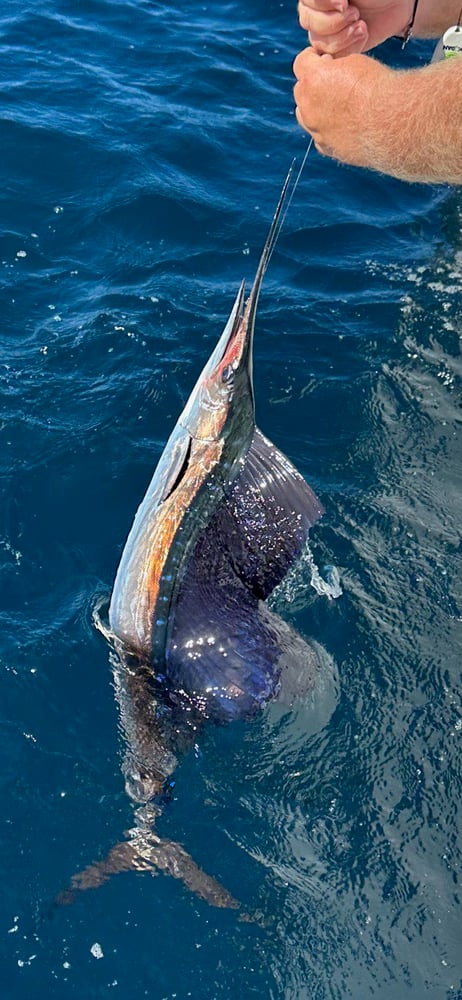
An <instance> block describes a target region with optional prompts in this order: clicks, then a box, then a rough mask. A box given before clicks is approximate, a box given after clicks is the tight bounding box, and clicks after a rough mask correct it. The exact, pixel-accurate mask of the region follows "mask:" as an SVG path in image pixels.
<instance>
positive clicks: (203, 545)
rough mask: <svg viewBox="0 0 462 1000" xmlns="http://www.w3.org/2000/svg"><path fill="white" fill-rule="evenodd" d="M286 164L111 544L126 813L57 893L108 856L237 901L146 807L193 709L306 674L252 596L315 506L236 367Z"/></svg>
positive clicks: (296, 550)
mask: <svg viewBox="0 0 462 1000" xmlns="http://www.w3.org/2000/svg"><path fill="white" fill-rule="evenodd" d="M291 174H292V171H290V172H289V174H288V176H287V178H286V181H285V184H284V187H283V190H282V192H281V196H280V199H279V203H278V206H277V209H276V212H275V215H274V218H273V220H272V223H271V227H270V231H269V233H268V237H267V239H266V242H265V245H264V248H263V252H262V255H261V257H260V261H259V264H258V267H257V272H256V275H255V279H254V282H253V285H252V288H251V291H250V294H249V296H248V298H247V301H246V302H245V292H244V283H242V284H241V286H240V288H239V290H238V293H237V296H236V299H235V302H234V305H233V308H232V310H231V314H230V317H229V320H228V322H227V324H226V327H225V329H224V331H223V334H222V336H221V337H220V340H219V341H218V344H217V346H216V347H215V349H214V351H213V352H212V354H211V356H210V358H209V360H208V362H207V364H206V365H205V368H204V369H203V371H202V373H201V375H200V377H199V379H198V381H197V383H196V385H195V387H194V389H193V391H192V393H191V396H190V398H189V400H188V402H187V404H186V406H185V408H184V410H183V412H182V414H181V415H180V417H179V419H178V422H177V424H176V426H175V428H174V429H173V431H172V433H171V435H170V438H169V440H168V442H167V444H166V447H165V449H164V452H163V454H162V456H161V458H160V461H159V463H158V465H157V468H156V470H155V472H154V476H153V478H152V481H151V483H150V485H149V487H148V490H147V492H146V495H145V497H144V500H143V501H142V503H141V506H140V507H139V509H138V512H137V514H136V517H135V520H134V523H133V526H132V528H131V531H130V533H129V535H128V538H127V541H126V544H125V547H124V550H123V553H122V557H121V560H120V565H119V568H118V571H117V575H116V579H115V583H114V587H113V592H112V597H111V602H110V607H109V637H110V639H111V642H112V645H113V647H114V649H115V650H116V652H117V660H116V662H115V664H114V677H115V689H116V696H117V701H118V704H119V710H120V717H121V723H122V728H123V730H124V734H125V743H126V754H125V761H124V766H123V770H124V776H125V786H126V790H127V793H128V795H129V796H130V798H131V799H132V801H134V802H135V803H136V805H137V809H136V812H135V827H134V829H133V830H132V831H129V834H128V835H127V840H126V841H125V842H123V843H122V844H119V845H117V846H116V847H115V848H113V849H112V851H111V852H110V853H109V855H108V856H107V857H106V859H105V860H104V861H101V862H96V863H95V864H94V865H90V866H89V867H88V868H86V869H85V871H84V872H81V873H80V874H79V875H77V876H74V878H73V880H72V891H73V892H76V891H79V890H81V889H84V888H89V887H91V886H92V885H98V884H101V883H102V882H103V881H105V880H106V879H107V878H108V877H109V875H110V874H113V873H115V872H118V871H124V870H128V869H131V870H146V869H149V870H151V871H153V872H154V871H157V870H165V871H170V872H171V873H172V874H174V875H175V876H176V877H177V878H180V879H181V880H182V881H183V882H184V883H185V884H186V885H187V886H188V887H189V888H190V889H192V890H193V891H194V892H195V893H197V894H198V895H200V896H202V897H203V898H204V899H207V900H208V902H210V903H211V904H213V905H218V906H227V907H234V906H237V905H238V904H237V902H236V900H235V899H234V898H233V897H232V896H231V895H230V894H229V893H227V891H226V890H224V889H222V887H221V886H220V885H219V884H218V883H217V882H215V880H214V879H211V878H210V876H208V875H206V874H205V873H204V872H202V870H201V869H200V868H198V866H197V865H195V863H194V862H193V861H192V859H191V858H189V855H188V854H187V853H186V851H185V850H184V848H183V847H181V846H180V845H179V844H174V843H173V842H172V841H162V840H161V839H160V838H159V837H158V836H157V834H155V833H154V831H153V821H154V819H155V818H156V817H157V815H158V813H159V812H160V810H161V807H162V801H163V796H164V794H165V789H166V788H168V787H169V786H170V785H171V776H172V774H173V772H174V770H175V767H176V764H177V760H178V759H179V758H180V757H181V756H182V755H183V754H184V753H185V752H186V751H187V750H188V748H189V747H190V746H192V745H193V743H195V742H196V741H197V733H198V730H199V729H200V727H201V725H202V724H203V721H204V719H206V718H212V719H215V720H217V721H227V720H231V719H237V718H241V719H242V718H244V719H247V718H251V717H252V716H253V715H254V714H255V713H256V712H257V711H258V710H260V709H261V708H262V707H263V706H264V705H265V704H266V703H267V702H269V701H270V700H271V699H275V698H278V697H280V696H281V692H283V691H284V684H285V678H286V677H290V676H292V677H296V678H297V682H296V686H297V689H298V691H299V692H301V694H302V695H303V694H305V693H306V692H309V691H310V690H311V689H312V687H313V686H314V684H315V680H316V676H317V674H318V673H319V666H320V664H319V657H318V653H317V648H316V647H315V646H312V645H311V644H308V643H307V642H305V640H304V639H302V637H301V636H300V635H298V634H297V633H296V632H295V631H294V630H293V629H292V628H291V627H290V626H289V625H288V624H286V623H285V622H283V621H282V619H281V618H280V617H279V616H277V615H276V614H274V613H273V612H272V611H270V609H269V608H268V607H267V605H266V603H265V601H266V599H267V598H268V596H269V595H270V594H271V592H272V591H273V590H274V588H275V587H276V586H277V585H278V584H279V583H280V582H281V581H282V580H283V578H284V576H285V575H286V573H287V571H288V569H289V567H290V566H291V565H292V564H293V562H294V560H295V559H296V558H297V557H298V555H299V554H300V552H301V550H302V548H303V546H304V544H305V542H306V539H307V535H308V531H309V529H310V528H311V526H312V525H313V524H314V523H315V522H316V521H317V520H318V518H319V517H320V516H321V514H322V513H323V508H322V505H321V503H320V501H319V500H318V498H317V497H316V495H315V494H314V492H313V490H312V489H311V488H310V486H308V484H307V483H306V482H305V480H304V479H303V477H302V476H301V475H300V473H299V472H298V471H297V469H296V468H295V467H294V466H293V464H292V463H291V462H290V461H289V459H288V458H287V457H286V456H285V455H283V454H282V452H280V451H279V450H278V448H276V446H275V445H274V444H272V443H271V442H270V441H269V440H268V439H267V438H266V437H265V436H264V435H263V434H262V433H261V432H260V430H258V429H257V427H256V424H255V406H254V393H253V379H252V353H253V351H252V349H253V336H254V326H255V316H256V310H257V304H258V298H259V293H260V288H261V283H262V279H263V276H264V273H265V270H266V267H267V265H268V261H269V259H270V257H271V254H272V251H273V248H274V245H275V241H276V238H277V235H278V232H279V228H280V225H281V219H282V218H283V210H284V206H286V205H287V198H288V192H289V189H290V181H291ZM289 688H290V684H289ZM295 693H296V692H295Z"/></svg>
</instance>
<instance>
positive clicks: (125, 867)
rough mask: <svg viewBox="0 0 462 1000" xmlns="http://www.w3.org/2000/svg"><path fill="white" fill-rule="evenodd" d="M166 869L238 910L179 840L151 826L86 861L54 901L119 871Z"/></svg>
mask: <svg viewBox="0 0 462 1000" xmlns="http://www.w3.org/2000/svg"><path fill="white" fill-rule="evenodd" d="M129 871H131V872H150V874H151V875H157V874H158V872H165V873H166V874H168V875H172V876H173V878H176V879H180V881H182V882H183V883H184V885H185V886H186V887H187V888H188V889H189V890H190V891H191V892H193V893H194V894H195V895H196V896H199V897H200V899H204V900H205V901H206V902H207V903H209V905H210V906H217V907H221V908H225V909H231V910H238V909H239V908H240V903H238V901H237V899H234V897H233V896H232V895H231V894H230V893H229V892H228V890H227V889H225V887H224V886H222V885H220V883H219V882H218V881H217V880H216V879H215V878H213V876H211V875H208V874H207V873H206V872H205V871H203V869H202V868H200V867H199V865H197V864H196V862H195V861H194V860H193V858H192V857H191V855H190V854H188V853H187V851H185V849H184V847H182V846H181V844H178V843H176V841H174V840H162V839H161V838H160V837H158V836H157V834H155V833H154V832H153V831H152V830H138V829H135V830H133V831H131V835H130V837H129V839H127V840H125V841H122V842H121V843H119V844H116V845H115V846H114V847H113V848H111V850H110V851H109V853H108V854H107V855H106V857H105V858H103V859H102V860H101V861H96V862H94V864H91V865H88V866H87V868H84V869H83V871H81V872H77V873H76V874H75V875H73V876H72V878H71V882H70V886H69V887H68V888H67V889H65V890H64V891H63V892H61V893H59V895H58V896H56V899H55V903H56V904H57V905H68V904H70V903H73V902H75V900H76V898H77V896H78V894H79V893H81V892H84V891H85V890H87V889H97V888H98V887H99V886H101V885H104V883H105V882H107V881H108V880H109V879H110V878H112V876H113V875H119V874H121V873H122V872H129Z"/></svg>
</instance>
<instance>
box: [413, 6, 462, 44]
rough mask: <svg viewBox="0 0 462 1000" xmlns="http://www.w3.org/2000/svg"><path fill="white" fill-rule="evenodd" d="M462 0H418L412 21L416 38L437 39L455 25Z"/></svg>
mask: <svg viewBox="0 0 462 1000" xmlns="http://www.w3.org/2000/svg"><path fill="white" fill-rule="evenodd" d="M461 7H462V0H419V2H418V4H417V11H416V16H415V21H414V28H413V32H412V33H413V35H415V37H416V38H437V37H438V36H439V35H441V34H442V33H443V31H445V30H446V28H450V27H451V26H452V25H453V24H457V22H458V19H459V14H460V10H461Z"/></svg>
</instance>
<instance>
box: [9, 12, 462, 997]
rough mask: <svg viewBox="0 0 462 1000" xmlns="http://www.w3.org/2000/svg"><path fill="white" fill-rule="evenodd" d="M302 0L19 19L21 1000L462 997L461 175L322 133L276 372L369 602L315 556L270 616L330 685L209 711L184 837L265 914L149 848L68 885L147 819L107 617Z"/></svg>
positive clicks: (307, 182)
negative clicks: (334, 148)
mask: <svg viewBox="0 0 462 1000" xmlns="http://www.w3.org/2000/svg"><path fill="white" fill-rule="evenodd" d="M294 7H295V4H294V3H292V2H290V3H289V2H288V0H282V2H272V0H265V2H263V0H247V2H245V3H244V2H238V0H232V2H229V3H221V4H215V5H212V4H208V3H204V2H201V3H196V2H194V0H191V2H190V3H188V4H187V5H186V6H185V5H173V4H163V3H156V2H146V0H132V2H130V0H112V2H111V3H109V2H106V0H83V2H81V3H79V4H78V5H76V4H70V3H69V2H68V0H55V2H49V0H40V3H38V2H27V0H26V2H21V3H19V2H18V0H9V2H8V3H7V4H6V5H4V7H3V10H2V13H1V14H0V25H1V35H0V45H1V59H0V66H1V90H0V148H1V155H0V173H1V183H0V262H1V316H2V325H1V332H0V373H1V388H2V409H1V415H0V431H1V438H0V440H1V448H0V462H1V477H2V494H1V509H0V556H1V564H2V565H1V569H2V572H1V588H2V600H1V610H0V614H1V634H0V739H1V760H2V766H1V786H2V795H1V807H0V809H1V811H0V831H1V853H0V865H1V885H2V893H1V901H0V947H1V952H0V993H1V997H2V1000H23V998H24V1000H26V998H27V1000H42V998H49V997H53V998H59V1000H61V998H63V1000H64V998H67V997H69V998H79V1000H83V998H106V997H113V996H114V997H117V996H118V997H121V998H123V1000H138V998H142V997H145V996H148V997H151V998H152V1000H164V998H165V1000H171V998H176V1000H184V998H187V997H193V998H198V1000H202V998H203V1000H212V998H220V1000H221V998H230V997H236V996H242V997H255V998H271V1000H280V998H284V1000H324V998H336V1000H343V998H348V997H351V998H355V1000H362V998H367V997H376V998H380V1000H407V998H409V1000H422V998H423V997H425V998H427V997H428V998H429V1000H430V998H431V1000H446V998H447V1000H449V998H451V1000H452V998H457V997H458V998H459V1000H460V998H461V997H462V980H461V977H462V960H461V955H462V905H461V900H460V873H461V862H462V849H461V839H460V838H461V821H460V802H461V793H462V775H461V741H462V706H461V682H460V665H461V658H462V648H461V646H462V642H461V614H462V593H461V548H460V524H461V520H462V492H461V485H462V483H461V445H460V423H461V416H462V414H461V402H460V398H461V397H460V388H461V375H462V366H461V352H460V343H461V340H460V338H461V335H462V310H461V285H462V238H461V229H460V224H461V218H462V195H461V194H460V192H456V191H451V190H450V189H448V188H444V187H435V188H433V187H423V186H418V185H416V186H410V185H406V184H402V183H399V182H397V181H394V180H391V179H388V178H385V177H381V176H378V175H374V174H372V173H367V172H363V171H359V170H355V169H352V168H346V167H342V166H340V165H338V164H336V163H334V162H332V161H328V160H326V159H323V158H321V157H320V156H318V154H317V153H316V152H315V151H314V150H313V151H312V152H311V153H310V156H309V158H308V162H307V166H306V170H305V173H304V176H303V178H302V180H301V182H300V186H299V188H298V190H297V193H296V195H295V197H294V200H293V203H292V206H291V208H290V211H289V214H288V216H287V220H286V223H285V226H284V230H283V233H282V235H281V238H280V241H279V243H278V246H277V249H276V252H275V253H274V256H273V258H272V261H271V266H270V269H269V271H268V274H267V277H266V279H265V284H264V289H263V293H262V298H261V306H260V310H259V317H258V328H257V334H256V346H255V391H256V401H257V416H258V423H259V425H260V427H261V428H262V430H263V431H264V432H265V434H267V435H268V436H269V437H270V438H272V439H273V440H274V442H275V443H276V444H277V445H278V446H279V447H280V448H282V449H283V450H284V451H285V452H286V453H287V454H288V455H289V457H290V458H291V459H292V461H294V462H295V464H296V465H297V467H298V468H299V469H300V471H301V472H302V473H303V474H304V475H305V476H306V477H307V479H308V480H309V482H310V483H311V484H312V485H313V487H314V488H315V489H316V491H317V492H318V494H319V496H320V497H321V498H322V501H323V503H324V505H325V508H326V515H325V517H324V519H323V520H322V522H320V524H319V525H317V526H316V528H315V529H314V530H313V532H312V536H311V553H312V558H313V560H314V563H315V565H316V566H317V567H319V572H320V574H321V577H323V578H329V572H331V573H332V571H329V570H328V568H327V567H329V566H330V567H334V568H335V569H336V570H337V571H338V573H339V575H340V580H341V586H342V591H343V593H342V595H341V596H340V597H338V598H337V599H329V597H328V596H325V595H322V594H319V593H318V592H317V590H316V589H315V588H314V587H313V586H312V585H311V570H310V565H309V559H308V561H307V560H305V563H304V564H302V565H301V566H299V568H298V569H297V571H296V573H295V575H294V576H293V577H292V578H291V581H290V584H289V585H288V586H287V587H286V588H285V589H284V588H283V591H282V593H281V594H280V595H279V597H278V599H277V606H278V609H279V610H280V611H281V613H282V614H283V615H284V616H285V617H286V618H287V619H288V620H289V621H291V622H292V623H293V624H294V625H296V627H297V628H298V629H299V630H300V631H301V632H302V633H303V634H304V635H305V636H313V637H314V638H315V639H316V640H317V641H318V642H320V643H322V644H323V645H324V646H325V647H326V649H327V650H328V651H329V653H330V654H331V656H332V657H333V659H334V661H335V664H336V668H337V670H338V675H339V692H338V697H337V702H336V704H333V705H331V707H330V710H329V711H328V712H327V713H325V714H324V717H322V713H320V714H319V715H318V714H317V710H316V709H315V708H314V707H313V706H311V705H310V704H307V703H303V702H302V703H300V704H299V705H298V706H297V707H295V708H294V709H293V710H292V711H288V712H281V711H276V709H275V708H274V707H271V708H269V709H267V711H266V712H265V713H263V714H262V715H261V717H260V718H258V719H256V720H254V721H253V722H251V723H247V724H241V723H240V724H235V725H230V726H228V727H214V726H212V725H210V726H209V727H208V728H206V729H205V731H204V733H203V734H202V736H201V739H200V744H199V747H198V749H197V752H196V753H191V754H190V755H189V756H188V757H186V759H185V760H184V761H183V763H182V764H181V766H180V767H179V769H178V771H177V773H176V785H175V789H174V796H173V800H172V802H171V803H170V804H169V806H168V808H167V809H166V811H165V812H164V815H163V816H162V817H161V819H160V821H159V824H158V831H159V833H160V835H162V836H168V837H171V838H172V839H174V840H178V841H180V842H181V843H183V844H184V846H185V848H186V849H187V850H188V851H189V852H190V853H191V854H192V855H193V857H194V858H195V860H196V861H197V862H198V863H200V864H201V865H203V866H204V867H205V868H206V869H207V871H209V872H210V873H211V874H214V875H215V876H216V877H217V878H218V879H220V880H221V881H222V882H223V883H224V884H225V885H226V886H227V888H228V889H229V890H230V891H231V892H232V893H233V894H234V895H235V896H237V897H238V898H239V899H240V900H241V901H242V903H243V906H244V908H246V909H247V910H248V911H249V912H255V911H258V913H259V914H260V918H259V920H258V921H257V922H251V923H246V922H242V921H240V920H239V919H238V916H237V915H236V913H235V912H233V911H222V910H215V909H212V908H211V907H209V906H208V905H207V904H206V903H205V902H202V901H201V900H198V899H197V898H196V897H195V896H193V895H191V894H190V893H189V892H188V891H187V890H186V889H185V887H184V886H183V884H182V883H181V882H179V881H177V880H174V879H172V878H170V877H168V876H165V875H160V876H159V877H158V878H155V879H153V878H152V877H150V875H149V874H125V875H121V876H119V877H117V878H114V879H112V880H111V881H110V882H109V883H107V884H106V885H105V886H103V887H101V888H100V889H98V890H97V891H94V892H88V893H84V894H82V895H81V897H80V898H79V899H78V900H76V902H75V903H74V905H73V906H70V907H68V908H59V909H57V910H55V911H54V912H52V911H50V904H51V902H52V900H53V899H54V897H55V895H56V893H57V892H59V891H60V890H61V889H62V888H64V887H65V886H66V885H68V884H69V879H70V877H71V875H72V874H73V873H74V872H76V871H79V870H81V869H82V868H83V867H85V865H87V864H88V863H89V862H91V861H92V860H94V859H95V858H97V857H102V856H103V855H104V854H105V853H106V852H107V851H108V850H109V849H110V847H112V845H113V844H114V843H116V842H117V841H118V840H120V838H121V836H122V833H123V831H124V830H126V829H127V828H128V827H130V825H131V823H132V807H131V805H130V802H129V800H128V798H127V796H126V794H125V791H124V785H123V779H122V775H121V772H120V763H121V758H122V753H123V737H122V735H121V733H120V731H119V728H118V716H117V711H116V705H115V699H114V692H113V687H112V679H111V671H110V666H109V660H108V649H107V646H106V644H105V642H104V639H103V638H102V636H101V635H100V634H99V633H98V632H97V631H96V630H95V628H94V626H93V624H92V610H93V608H94V605H95V601H96V600H97V599H98V597H100V596H101V595H104V594H106V593H107V592H108V591H109V589H110V587H111V584H112V580H113V577H114V573H115V570H116V567H117V563H118V560H119V557H120V553H121V549H122V546H123V543H124V540H125V537H126V534H127V531H128V529H129V526H130V524H131V521H132V518H133V515H134V512H135V510H136V507H137V505H138V503H139V501H140V499H141V497H142V495H143V492H144V490H145V488H146V486H147V483H148V481H149V479H150V477H151V474H152V471H153V469H154V466H155V464H156V461H157V459H158V458H159V455H160V453H161V450H162V448H163V445H164V443H165V441H166V438H167V436H168V433H169V431H170V430H171V428H172V426H173V424H174V422H175V420H176V417H177V415H178V414H179V411H180V408H181V406H182V404H183V402H184V401H185V399H186V398H187V396H188V394H189V391H190V389H191V387H192V384H193V382H194V380H195V378H196V376H197V374H198V372H199V371H200V368H201V366H202V364H203V362H204V361H205V359H206V358H207V356H208V354H209V352H210V350H211V348H212V347H213V345H214V343H215V341H216V340H217V338H218V336H219V334H220V332H221V330H222V328H223V325H224V323H225V320H226V318H227V315H228V312H229V310H230V307H231V304H232V302H233V299H234V295H235V293H236V290H237V287H238V284H239V282H240V281H241V279H242V278H243V277H245V278H246V279H248V280H251V278H252V276H253V272H254V269H255V266H256V262H257V259H258V255H259V252H260V249H261V246H262V243H263V241H264V238H265V235H266V231H267V227H268V224H269V221H270V218H271V216H272V213H273V209H274V206H275V204H276V201H277V197H278V193H279V189H280V186H281V183H282V180H283V178H284V176H285V174H286V171H287V168H288V165H289V163H290V161H291V159H292V157H293V156H294V155H295V156H297V157H298V158H299V159H300V158H301V156H302V155H303V152H304V150H305V148H306V136H304V135H303V133H302V132H301V131H300V129H299V128H298V126H297V124H296V121H295V118H294V114H293V102H292V96H291V88H292V73H291V63H292V60H293V58H294V56H295V54H296V52H297V51H298V50H299V49H300V48H302V47H303V46H304V44H305V42H304V37H305V36H304V35H303V33H302V32H301V31H300V29H299V27H298V24H297V20H296V14H295V10H294ZM430 52H431V47H429V46H428V45H424V44H419V43H415V42H414V43H411V44H410V45H409V46H408V49H407V51H406V53H404V54H402V53H401V52H400V49H399V46H398V43H394V42H393V41H392V42H390V43H388V45H387V46H386V47H385V48H384V50H383V51H382V53H381V55H382V57H383V58H385V59H387V60H391V61H392V62H394V63H396V64H397V65H401V66H406V65H417V64H419V63H421V62H424V61H426V60H427V59H428V58H429V54H430ZM330 579H332V576H331V577H330ZM318 590H319V586H318ZM95 945H99V949H100V950H99V949H98V948H95V947H94V946H95ZM91 949H93V951H92V950H91ZM98 954H101V955H102V957H100V958H98V957H96V956H97V955H98Z"/></svg>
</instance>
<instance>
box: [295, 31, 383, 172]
mask: <svg viewBox="0 0 462 1000" xmlns="http://www.w3.org/2000/svg"><path fill="white" fill-rule="evenodd" d="M294 73H295V76H296V77H297V83H296V84H295V87H294V97H295V103H296V116H297V121H298V122H299V124H300V125H301V126H302V128H304V129H306V131H307V132H310V133H311V135H312V136H313V140H314V144H315V146H316V149H318V150H319V152H320V153H324V155H326V156H334V157H336V158H337V159H339V160H342V161H343V162H344V163H350V164H353V165H355V166H358V167H370V166H373V165H374V163H373V152H374V155H375V150H373V147H374V142H375V144H376V145H377V143H380V142H383V136H381V135H379V136H378V137H376V135H375V133H376V132H377V118H380V116H377V115H374V98H375V95H376V94H377V93H380V94H381V98H383V99H385V103H386V97H387V90H388V82H389V81H390V80H392V78H393V70H390V69H389V68H388V67H387V66H384V65H383V64H382V63H379V62H377V61H376V60H375V59H371V58H369V56H364V55H358V54H353V55H349V56H346V58H345V59H333V58H332V56H331V55H328V54H327V55H318V54H317V53H316V52H315V51H314V50H313V48H308V49H304V50H303V52H300V53H299V55H298V56H297V58H296V60H295V62H294ZM379 132H380V121H379Z"/></svg>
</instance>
